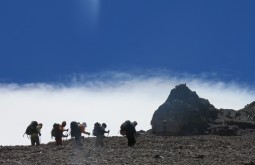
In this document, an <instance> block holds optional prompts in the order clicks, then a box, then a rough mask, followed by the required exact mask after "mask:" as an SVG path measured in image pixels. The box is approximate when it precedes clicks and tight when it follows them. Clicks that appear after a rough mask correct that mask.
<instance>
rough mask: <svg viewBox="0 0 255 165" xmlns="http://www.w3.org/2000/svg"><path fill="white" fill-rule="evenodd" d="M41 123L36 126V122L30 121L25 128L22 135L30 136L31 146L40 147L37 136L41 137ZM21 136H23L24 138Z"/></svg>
mask: <svg viewBox="0 0 255 165" xmlns="http://www.w3.org/2000/svg"><path fill="white" fill-rule="evenodd" d="M41 128H42V123H40V124H38V123H37V121H32V122H31V123H30V124H29V126H27V129H26V132H25V133H24V135H25V134H27V135H28V136H30V140H31V145H32V146H34V145H37V146H38V145H40V139H39V136H41ZM24 135H23V136H24Z"/></svg>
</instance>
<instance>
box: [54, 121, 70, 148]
mask: <svg viewBox="0 0 255 165" xmlns="http://www.w3.org/2000/svg"><path fill="white" fill-rule="evenodd" d="M65 126H66V122H65V121H63V122H62V124H57V123H55V124H54V125H53V129H52V131H51V136H53V137H55V140H56V145H62V144H63V140H62V137H67V136H68V135H64V134H63V132H64V131H68V129H65Z"/></svg>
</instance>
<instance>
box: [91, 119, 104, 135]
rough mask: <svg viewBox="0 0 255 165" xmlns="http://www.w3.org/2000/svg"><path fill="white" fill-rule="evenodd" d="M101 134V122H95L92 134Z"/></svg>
mask: <svg viewBox="0 0 255 165" xmlns="http://www.w3.org/2000/svg"><path fill="white" fill-rule="evenodd" d="M101 134H102V128H101V124H100V123H98V122H96V123H95V124H94V129H93V135H94V136H98V135H101Z"/></svg>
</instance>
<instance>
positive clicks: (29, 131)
mask: <svg viewBox="0 0 255 165" xmlns="http://www.w3.org/2000/svg"><path fill="white" fill-rule="evenodd" d="M37 126H38V123H37V121H32V122H31V123H30V124H29V125H28V126H27V129H26V131H25V133H24V135H25V134H27V135H32V134H33V133H37V130H36V127H37Z"/></svg>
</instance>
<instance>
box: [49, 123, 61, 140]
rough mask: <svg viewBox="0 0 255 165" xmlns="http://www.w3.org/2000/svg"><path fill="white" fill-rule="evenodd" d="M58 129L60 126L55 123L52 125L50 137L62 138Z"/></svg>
mask: <svg viewBox="0 0 255 165" xmlns="http://www.w3.org/2000/svg"><path fill="white" fill-rule="evenodd" d="M59 127H60V124H57V123H54V124H53V128H52V130H51V136H52V137H61V136H62V132H61V130H60V128H59Z"/></svg>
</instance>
